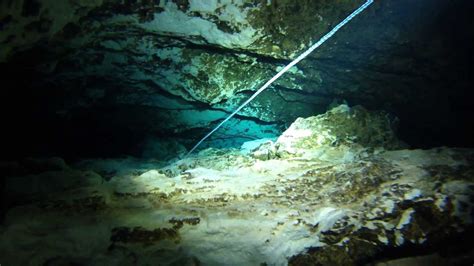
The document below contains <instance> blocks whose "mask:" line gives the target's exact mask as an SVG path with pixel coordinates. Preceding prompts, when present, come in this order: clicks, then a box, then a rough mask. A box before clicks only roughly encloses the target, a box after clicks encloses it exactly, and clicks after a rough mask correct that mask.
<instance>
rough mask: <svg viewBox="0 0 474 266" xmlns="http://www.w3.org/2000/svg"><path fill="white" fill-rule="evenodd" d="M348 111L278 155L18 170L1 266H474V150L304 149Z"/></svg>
mask: <svg viewBox="0 0 474 266" xmlns="http://www.w3.org/2000/svg"><path fill="white" fill-rule="evenodd" d="M348 111H350V110H347V109H344V108H342V107H340V108H336V109H334V110H333V111H331V112H332V113H331V112H330V113H328V114H326V115H324V116H318V117H316V118H311V119H310V118H308V119H300V120H299V121H297V122H295V123H294V124H293V125H292V126H291V127H290V128H289V129H288V130H287V131H286V132H285V133H284V134H283V135H282V136H281V137H280V138H279V139H278V140H277V141H276V142H272V141H267V142H264V143H263V144H257V145H255V146H256V147H255V148H250V149H242V150H237V149H234V150H218V149H206V150H203V151H201V152H200V153H198V154H195V155H192V156H189V157H187V158H183V159H180V160H175V161H174V162H169V163H167V164H160V163H158V162H152V161H147V162H145V161H140V160H134V159H131V158H126V159H120V160H112V159H110V160H87V161H82V162H81V163H78V164H75V165H72V166H68V165H66V164H65V163H64V161H62V160H61V159H58V158H56V159H55V158H51V159H46V160H38V159H30V160H26V161H22V162H17V163H14V162H10V163H9V164H6V163H4V164H3V165H2V169H9V173H10V176H9V177H7V178H6V179H5V187H6V189H5V193H4V198H5V199H7V200H9V202H8V205H9V208H8V212H7V213H6V215H5V218H4V221H3V224H2V225H1V227H0V233H1V242H0V258H1V259H0V263H1V264H2V265H3V264H4V265H287V264H290V265H361V264H376V263H378V265H424V264H420V263H421V262H423V263H425V265H426V264H427V263H430V262H432V261H433V260H434V261H437V262H439V263H441V265H456V264H457V265H463V264H466V263H467V264H470V263H472V261H473V256H472V245H471V244H469V237H470V236H472V228H473V227H472V224H473V218H474V217H473V216H474V215H473V213H474V197H473V195H474V150H470V149H454V148H436V149H430V150H408V149H394V150H387V149H384V148H381V147H378V148H377V147H367V146H368V145H366V146H365V147H364V146H362V145H360V144H357V143H356V142H353V143H349V142H348V141H346V142H344V141H338V144H337V145H335V144H334V143H333V142H332V143H333V144H332V145H331V144H325V143H326V140H329V139H331V136H332V137H334V135H331V134H329V133H328V134H326V136H327V138H325V139H321V137H320V139H319V140H320V142H319V144H318V145H313V146H312V145H309V144H305V145H306V146H302V144H304V143H306V142H307V141H308V140H310V139H311V138H312V137H314V134H318V136H321V135H320V134H321V132H322V131H324V130H326V131H328V128H327V127H324V126H321V125H322V122H321V121H326V120H328V119H329V118H332V119H334V117H335V116H338V115H342V116H344V115H347V112H348ZM350 113H351V114H352V115H351V116H347V117H351V119H353V118H354V117H357V112H355V111H353V110H352V111H350ZM338 121H339V122H341V120H338ZM311 124H317V125H318V126H317V127H312V128H310V127H309V125H311ZM316 128H318V129H317V130H316ZM298 130H304V132H306V133H307V134H303V135H302V134H298V132H300V131H298ZM307 130H310V131H309V133H308V131H307ZM328 132H334V130H332V131H331V130H329V131H328ZM290 133H291V134H290ZM300 133H301V132H300ZM350 139H354V138H350ZM339 140H341V139H340V138H339ZM312 143H315V142H314V141H313V142H312ZM328 143H330V142H328ZM247 147H248V146H247ZM265 152H267V153H265ZM262 154H266V156H262ZM20 169H21V171H20ZM22 171H23V172H22ZM469 254H471V255H469ZM413 256H420V257H415V258H414V257H413ZM403 257H410V258H403ZM395 259H397V260H395ZM410 263H412V264H410ZM413 263H414V264H413ZM443 263H444V264H443Z"/></svg>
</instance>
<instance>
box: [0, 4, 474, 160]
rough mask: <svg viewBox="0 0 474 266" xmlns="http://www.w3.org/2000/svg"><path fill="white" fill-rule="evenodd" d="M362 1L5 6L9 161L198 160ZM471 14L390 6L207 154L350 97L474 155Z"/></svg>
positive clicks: (304, 65) (415, 133)
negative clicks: (198, 151)
mask: <svg viewBox="0 0 474 266" xmlns="http://www.w3.org/2000/svg"><path fill="white" fill-rule="evenodd" d="M361 3H363V1H349V0H341V1H310V0H306V1H289V0H288V1H285V0H279V1H276V0H273V1H256V0H255V1H243V0H242V1H204V0H202V1H198V0H195V1H180V0H175V1H145V0H144V1H133V0H128V1H105V0H88V1H86V0H77V1H62V2H57V1H52V0H51V1H48V0H41V1H40V0H24V1H2V2H1V3H0V5H1V7H2V8H1V9H0V10H1V11H0V28H1V29H2V31H1V32H0V43H1V47H0V62H1V66H0V67H1V73H2V76H3V77H2V80H4V84H5V90H3V92H2V93H3V94H4V95H3V96H2V100H3V101H4V102H3V104H2V108H3V109H4V110H3V111H2V115H3V116H4V121H5V122H6V124H7V125H8V126H7V129H6V133H7V134H6V135H7V137H6V138H5V140H6V141H5V145H6V147H7V149H6V150H7V151H8V152H7V153H6V154H7V155H5V156H9V155H11V154H14V155H18V156H20V155H25V154H30V153H34V152H36V153H39V154H45V153H51V154H56V153H59V154H68V156H114V155H119V154H132V155H142V156H151V157H153V156H155V157H163V158H165V157H167V156H169V154H168V153H170V154H172V153H173V152H178V151H183V150H185V148H184V147H187V148H189V147H190V146H191V145H192V144H194V143H195V142H196V140H197V139H199V138H200V137H202V136H203V135H204V134H205V133H206V132H207V131H208V130H209V128H210V127H211V126H213V125H215V124H216V123H218V122H219V121H220V120H221V119H223V118H224V117H225V116H226V115H227V114H228V113H229V112H231V111H232V110H234V109H235V108H236V107H237V106H238V105H239V103H241V102H242V101H243V100H245V99H246V98H247V97H249V95H250V94H251V93H252V91H254V90H256V89H258V87H259V85H262V84H263V83H264V82H265V81H266V80H268V79H269V78H270V77H271V76H272V75H274V74H275V73H276V71H277V70H279V69H280V68H281V67H283V66H284V65H285V64H287V63H288V62H289V60H290V59H292V58H294V57H295V56H296V55H297V54H299V53H300V52H302V51H304V50H305V49H306V48H307V47H309V46H310V45H311V44H312V43H314V42H315V41H317V40H318V38H319V37H320V36H322V35H323V34H324V33H325V32H327V31H328V30H329V29H330V28H332V27H333V26H334V25H336V24H337V23H338V22H339V21H340V20H342V19H343V18H344V17H345V16H346V15H347V14H349V13H350V12H351V11H352V10H354V9H355V8H356V7H357V6H358V5H360V4H361ZM472 7H473V4H472V3H471V2H470V1H462V0H456V1H449V2H447V1H442V0H435V1H432V0H422V1H417V2H412V1H408V0H402V1H395V0H383V1H376V2H375V3H374V4H373V5H372V6H371V7H370V8H369V9H368V10H367V11H365V12H364V13H362V14H361V15H360V16H358V17H356V18H355V19H354V20H353V21H352V22H351V23H350V24H349V25H347V26H346V27H345V28H343V29H342V30H341V31H339V32H338V33H337V34H336V35H335V36H334V37H333V38H332V39H330V40H329V41H328V42H327V43H326V44H324V45H323V46H321V47H320V49H318V50H317V51H316V52H314V53H313V54H312V55H310V57H308V58H307V59H305V60H303V61H302V62H301V63H300V64H298V65H297V66H296V67H294V68H293V69H292V70H291V71H290V72H289V73H287V74H285V75H284V76H283V77H282V78H281V79H280V80H278V81H277V82H276V83H275V85H274V86H273V87H272V88H270V89H269V90H267V91H266V92H264V93H263V94H262V95H260V96H259V97H257V98H256V99H255V100H254V101H253V102H252V103H251V104H250V105H249V106H248V107H247V108H245V109H244V110H242V112H241V113H239V116H238V117H237V118H236V119H233V120H232V121H231V123H229V125H228V126H226V128H224V129H223V130H221V131H219V134H217V135H216V136H215V138H213V139H211V140H210V141H209V142H207V143H206V145H207V146H215V147H226V146H238V145H240V143H242V142H243V141H246V140H251V139H257V138H262V137H275V136H277V135H278V134H279V133H280V132H281V131H282V130H283V129H284V128H286V127H287V126H288V125H289V124H290V123H291V122H293V121H294V120H295V119H296V118H297V117H307V116H310V115H315V114H319V113H322V112H324V111H326V110H327V109H328V107H330V106H334V105H335V104H337V103H342V102H347V103H349V104H350V105H358V104H359V105H363V106H365V107H367V108H369V109H384V110H386V111H388V112H390V113H392V114H393V115H395V116H398V117H399V118H400V131H399V134H400V135H401V138H402V139H403V140H405V141H406V142H408V143H409V144H411V145H412V146H414V147H430V146H440V145H451V146H473V145H474V143H473V140H472V138H471V137H470V136H471V135H472V134H473V133H474V130H473V125H472V123H473V122H472V121H470V119H469V118H470V117H472V114H473V112H472V110H471V108H470V96H471V95H472V92H470V86H471V84H472V66H471V62H472V59H473V54H472V52H471V47H472V44H473V42H474V41H473V30H472V29H473V27H472V26H473V23H472V18H471V15H470V11H472V10H473V8H472ZM183 146H184V147H183ZM150 147H152V148H150ZM153 147H155V148H153ZM167 150H170V152H167Z"/></svg>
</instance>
